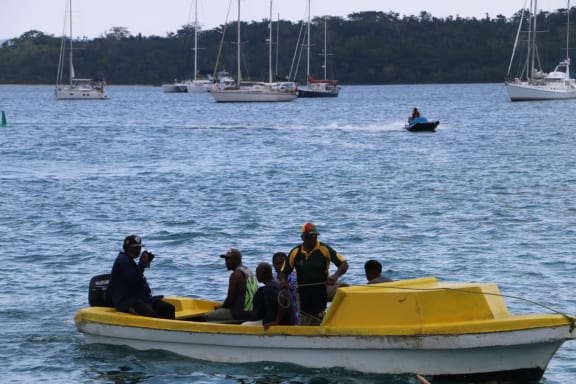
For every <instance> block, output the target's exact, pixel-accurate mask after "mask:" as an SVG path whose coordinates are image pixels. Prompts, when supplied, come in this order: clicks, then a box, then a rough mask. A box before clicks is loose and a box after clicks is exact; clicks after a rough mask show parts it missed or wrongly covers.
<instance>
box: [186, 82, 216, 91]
mask: <svg viewBox="0 0 576 384" xmlns="http://www.w3.org/2000/svg"><path fill="white" fill-rule="evenodd" d="M213 85H214V83H213V82H212V81H210V80H192V81H191V82H190V83H188V84H186V88H187V90H188V93H202V92H208V91H209V90H210V89H211V88H212V86H213Z"/></svg>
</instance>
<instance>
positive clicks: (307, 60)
mask: <svg viewBox="0 0 576 384" xmlns="http://www.w3.org/2000/svg"><path fill="white" fill-rule="evenodd" d="M309 77H310V0H308V28H307V31H306V82H308V78H309Z"/></svg>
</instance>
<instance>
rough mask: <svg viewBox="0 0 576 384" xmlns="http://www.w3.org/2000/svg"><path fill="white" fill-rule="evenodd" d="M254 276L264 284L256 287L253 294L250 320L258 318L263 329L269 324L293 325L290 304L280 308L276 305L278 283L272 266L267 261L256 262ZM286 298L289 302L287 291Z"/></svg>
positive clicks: (278, 289) (278, 290)
mask: <svg viewBox="0 0 576 384" xmlns="http://www.w3.org/2000/svg"><path fill="white" fill-rule="evenodd" d="M256 278H257V279H258V282H260V283H264V286H262V287H260V288H258V290H257V291H256V294H255V295H254V307H253V309H252V316H251V320H253V321H254V320H259V322H260V323H261V324H262V325H263V326H264V329H268V328H269V327H270V326H271V325H294V314H293V312H292V306H291V305H287V306H286V308H282V307H281V306H279V305H278V294H279V292H280V285H279V284H278V280H276V279H274V276H273V275H272V266H271V265H270V264H268V263H260V264H258V267H256ZM287 299H288V303H289V304H291V301H290V296H289V293H288V297H287ZM251 324H252V323H251Z"/></svg>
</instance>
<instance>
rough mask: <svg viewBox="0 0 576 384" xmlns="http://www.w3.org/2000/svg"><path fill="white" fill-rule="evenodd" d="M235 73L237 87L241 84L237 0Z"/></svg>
mask: <svg viewBox="0 0 576 384" xmlns="http://www.w3.org/2000/svg"><path fill="white" fill-rule="evenodd" d="M236 36H237V37H236V39H237V41H236V44H237V47H236V71H237V73H238V79H237V82H238V85H240V83H241V82H242V73H241V72H240V0H238V25H237V26H236Z"/></svg>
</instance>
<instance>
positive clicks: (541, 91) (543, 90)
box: [506, 82, 576, 101]
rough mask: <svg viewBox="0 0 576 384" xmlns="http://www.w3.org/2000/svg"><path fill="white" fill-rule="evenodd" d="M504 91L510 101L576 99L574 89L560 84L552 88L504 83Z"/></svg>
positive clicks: (524, 83) (521, 83) (575, 89)
mask: <svg viewBox="0 0 576 384" xmlns="http://www.w3.org/2000/svg"><path fill="white" fill-rule="evenodd" d="M506 91H507V92H508V96H509V97H510V100H511V101H533V100H565V99H576V87H573V86H570V85H562V84H559V85H557V86H554V87H553V86H546V85H542V86H540V85H532V84H528V83H527V82H518V83H514V82H511V83H506Z"/></svg>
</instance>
